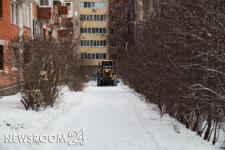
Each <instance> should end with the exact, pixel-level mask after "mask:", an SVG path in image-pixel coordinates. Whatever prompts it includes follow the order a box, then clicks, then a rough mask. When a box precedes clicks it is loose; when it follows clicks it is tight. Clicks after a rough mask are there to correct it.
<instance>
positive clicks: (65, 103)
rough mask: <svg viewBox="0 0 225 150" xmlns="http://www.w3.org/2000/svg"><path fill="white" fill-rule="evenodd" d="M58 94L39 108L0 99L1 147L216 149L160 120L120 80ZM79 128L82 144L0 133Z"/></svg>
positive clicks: (43, 132)
mask: <svg viewBox="0 0 225 150" xmlns="http://www.w3.org/2000/svg"><path fill="white" fill-rule="evenodd" d="M62 93H63V94H62V95H61V96H60V99H61V101H59V103H58V104H56V106H55V107H54V108H49V109H47V110H45V111H41V112H34V111H29V112H26V111H24V110H23V109H22V106H21V105H20V104H19V102H18V103H15V102H13V101H12V97H6V98H3V100H1V99H0V133H1V135H0V150H8V149H15V148H16V149H19V150H20V149H21V150H26V149H27V150H28V149H29V150H31V149H32V150H36V149H37V150H55V149H57V150H64V149H65V150H66V149H78V150H213V149H216V147H213V146H211V145H210V144H208V143H206V142H205V141H203V140H202V139H201V138H199V137H197V136H196V135H195V134H194V133H192V132H191V131H189V130H187V129H185V128H184V127H183V126H182V125H180V124H179V123H177V122H176V121H175V120H173V119H171V118H170V117H168V116H165V117H163V118H160V116H159V114H158V112H157V110H154V108H156V107H155V106H154V105H147V104H145V103H144V102H143V101H141V100H140V99H141V98H140V96H138V95H137V94H134V93H133V92H132V90H131V89H129V88H128V87H127V86H124V85H123V84H120V85H119V86H118V87H97V86H96V83H95V82H90V83H89V84H88V85H87V88H86V89H85V91H84V92H78V93H75V92H70V91H69V89H67V88H64V90H63V92H62ZM17 97H18V96H17ZM6 101H9V102H10V104H11V105H8V104H6ZM14 101H16V100H14ZM1 103H2V105H1ZM3 106H5V107H3ZM6 107H8V108H7V109H6ZM10 109H11V110H10ZM13 111H14V112H13ZM15 115H18V116H17V117H15ZM174 128H177V130H179V132H180V133H177V132H175V130H174ZM81 129H83V131H84V132H83V135H84V144H83V145H68V144H67V143H60V144H59V143H49V142H48V143H36V144H33V143H32V144H27V143H25V144H18V143H14V144H9V143H4V140H5V136H4V134H9V133H23V134H28V135H29V134H38V135H65V136H68V133H71V131H77V132H78V131H80V130H81Z"/></svg>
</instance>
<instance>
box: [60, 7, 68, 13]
mask: <svg viewBox="0 0 225 150" xmlns="http://www.w3.org/2000/svg"><path fill="white" fill-rule="evenodd" d="M59 13H60V14H61V15H68V8H67V6H61V7H60V8H59Z"/></svg>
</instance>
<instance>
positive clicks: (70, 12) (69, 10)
mask: <svg viewBox="0 0 225 150" xmlns="http://www.w3.org/2000/svg"><path fill="white" fill-rule="evenodd" d="M65 6H67V8H68V16H69V17H72V16H73V8H72V3H71V2H66V3H65Z"/></svg>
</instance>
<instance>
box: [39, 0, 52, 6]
mask: <svg viewBox="0 0 225 150" xmlns="http://www.w3.org/2000/svg"><path fill="white" fill-rule="evenodd" d="M40 5H41V6H49V5H50V4H49V0H40Z"/></svg>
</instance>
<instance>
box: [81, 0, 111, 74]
mask: <svg viewBox="0 0 225 150" xmlns="http://www.w3.org/2000/svg"><path fill="white" fill-rule="evenodd" d="M108 13H109V11H108V0H80V27H81V28H80V33H81V34H80V52H81V58H82V59H84V64H85V65H87V66H89V68H90V70H92V69H93V72H92V73H91V74H92V75H93V77H94V76H95V75H96V71H97V70H96V67H97V65H98V64H99V62H100V61H101V60H104V59H108V58H109V54H108V37H107V36H108Z"/></svg>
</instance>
